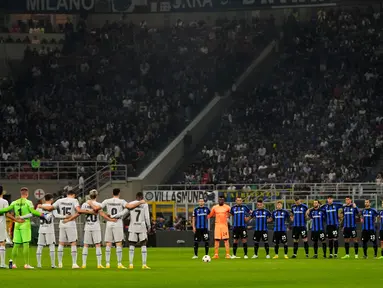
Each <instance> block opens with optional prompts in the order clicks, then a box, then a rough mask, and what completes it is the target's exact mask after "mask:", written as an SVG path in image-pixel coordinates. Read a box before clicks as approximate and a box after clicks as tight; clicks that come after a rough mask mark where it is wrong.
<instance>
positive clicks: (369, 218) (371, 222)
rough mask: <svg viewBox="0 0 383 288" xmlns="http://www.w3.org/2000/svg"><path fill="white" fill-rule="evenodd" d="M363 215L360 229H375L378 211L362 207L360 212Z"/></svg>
mask: <svg viewBox="0 0 383 288" xmlns="http://www.w3.org/2000/svg"><path fill="white" fill-rule="evenodd" d="M362 216H363V225H362V230H372V231H375V220H376V217H377V216H379V213H378V211H376V210H375V209H374V208H367V209H364V210H363V212H362Z"/></svg>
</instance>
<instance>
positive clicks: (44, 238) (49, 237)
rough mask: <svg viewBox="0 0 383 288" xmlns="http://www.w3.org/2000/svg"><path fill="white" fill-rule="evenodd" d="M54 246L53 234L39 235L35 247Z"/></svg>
mask: <svg viewBox="0 0 383 288" xmlns="http://www.w3.org/2000/svg"><path fill="white" fill-rule="evenodd" d="M52 244H56V236H55V233H39V239H38V240H37V245H39V246H46V245H48V246H49V245H52Z"/></svg>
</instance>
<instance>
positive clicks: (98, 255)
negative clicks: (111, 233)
mask: <svg viewBox="0 0 383 288" xmlns="http://www.w3.org/2000/svg"><path fill="white" fill-rule="evenodd" d="M96 258H97V266H100V265H101V261H102V251H101V247H96Z"/></svg>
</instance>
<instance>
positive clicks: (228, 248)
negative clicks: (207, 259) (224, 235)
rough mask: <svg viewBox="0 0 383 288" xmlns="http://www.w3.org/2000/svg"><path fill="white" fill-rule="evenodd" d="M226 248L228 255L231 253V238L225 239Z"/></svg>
mask: <svg viewBox="0 0 383 288" xmlns="http://www.w3.org/2000/svg"><path fill="white" fill-rule="evenodd" d="M224 242H225V250H226V255H230V243H229V240H225V241H224Z"/></svg>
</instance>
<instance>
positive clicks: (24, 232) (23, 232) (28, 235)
mask: <svg viewBox="0 0 383 288" xmlns="http://www.w3.org/2000/svg"><path fill="white" fill-rule="evenodd" d="M31 240H32V230H31V229H15V230H14V231H13V243H15V244H23V243H29V242H31Z"/></svg>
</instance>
